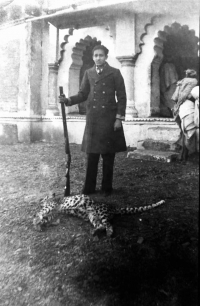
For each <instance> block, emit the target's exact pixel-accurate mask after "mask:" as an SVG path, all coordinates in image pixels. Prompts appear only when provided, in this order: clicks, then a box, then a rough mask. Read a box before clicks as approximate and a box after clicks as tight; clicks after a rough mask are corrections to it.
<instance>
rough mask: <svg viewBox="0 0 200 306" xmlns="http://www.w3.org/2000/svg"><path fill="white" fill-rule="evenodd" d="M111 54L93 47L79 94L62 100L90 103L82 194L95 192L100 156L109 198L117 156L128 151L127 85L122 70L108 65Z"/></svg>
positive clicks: (86, 129)
mask: <svg viewBox="0 0 200 306" xmlns="http://www.w3.org/2000/svg"><path fill="white" fill-rule="evenodd" d="M108 52H109V51H108V49H107V48H106V47H105V46H103V45H98V46H96V47H94V49H93V60H94V62H95V65H94V66H93V67H92V68H90V69H88V70H86V72H85V74H84V77H83V80H82V83H81V87H80V91H79V92H78V94H77V95H75V96H71V97H70V98H68V99H67V98H66V97H59V99H60V101H59V102H60V103H65V105H66V106H71V105H75V104H78V103H81V102H84V101H86V100H87V102H86V127H85V132H84V136H83V142H82V148H81V150H82V151H83V152H85V153H87V168H86V178H85V183H84V187H83V191H82V193H83V194H91V193H94V192H95V188H96V179H97V172H98V163H99V157H100V155H101V156H102V158H103V178H102V186H101V190H102V191H103V192H104V193H105V194H106V195H109V194H111V192H112V190H113V188H112V181H113V167H114V159H115V153H117V152H122V151H126V142H125V137H124V132H123V127H122V120H124V119H125V109H126V91H125V85H124V80H123V77H122V75H121V73H120V70H119V69H116V68H113V67H111V66H109V65H108V63H107V62H106V60H107V58H108ZM116 97H117V101H116Z"/></svg>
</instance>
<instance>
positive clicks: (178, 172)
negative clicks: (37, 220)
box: [0, 143, 199, 306]
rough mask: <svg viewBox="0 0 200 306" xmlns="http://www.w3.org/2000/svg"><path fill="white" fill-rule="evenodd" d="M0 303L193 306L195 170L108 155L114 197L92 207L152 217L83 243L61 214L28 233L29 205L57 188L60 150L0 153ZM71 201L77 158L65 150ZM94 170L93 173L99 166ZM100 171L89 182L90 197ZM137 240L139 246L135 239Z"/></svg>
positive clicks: (123, 220)
mask: <svg viewBox="0 0 200 306" xmlns="http://www.w3.org/2000/svg"><path fill="white" fill-rule="evenodd" d="M0 149H1V150H0V182H1V194H0V203H1V204H0V212H1V213H0V305H2V306H4V305H10V306H15V305H16V306H22V305H23V306H24V305H29V306H39V305H42V306H44V305H47V306H61V305H63V306H64V305H65V306H66V305H67V306H83V305H84V306H151V305H152V306H154V305H157V306H169V305H170V306H173V305H174V306H179V305H180V306H188V305H190V306H196V305H197V254H198V245H197V237H198V236H197V233H198V191H199V189H198V180H199V178H198V174H199V171H198V164H197V162H196V160H195V159H191V160H190V161H189V162H188V163H187V164H186V165H182V164H178V163H172V164H168V163H167V164H165V163H161V162H148V161H141V160H133V159H127V158H126V153H120V154H118V155H117V158H116V163H115V176H114V189H115V191H114V193H113V195H112V196H109V197H103V196H102V195H100V194H96V195H95V196H93V198H94V199H95V200H96V201H104V202H106V203H107V204H108V205H116V206H130V207H135V206H137V207H138V206H141V205H146V204H152V203H153V202H156V201H158V200H161V199H165V200H166V204H165V205H163V206H162V207H159V208H158V209H155V210H151V211H149V212H145V213H143V214H139V215H134V216H123V217H116V218H114V220H113V225H114V229H115V235H114V237H113V238H112V239H108V238H107V237H106V236H105V235H102V236H101V237H99V238H98V237H96V238H93V237H92V236H91V234H90V229H91V225H90V224H89V223H86V222H84V221H83V220H81V219H78V218H75V217H69V216H61V221H60V224H59V225H58V226H49V227H47V228H46V230H45V231H43V232H36V231H35V230H34V228H33V225H32V220H33V215H34V213H35V212H36V211H38V210H39V199H40V198H42V197H44V196H46V195H47V194H50V193H52V192H55V193H56V194H60V195H62V194H63V189H64V185H65V177H64V175H65V165H64V163H65V156H64V150H61V149H60V147H59V146H58V145H56V144H44V143H36V144H31V145H26V144H17V145H14V146H2V147H1V148H0ZM71 151H72V165H71V188H72V194H78V193H80V190H81V188H82V185H83V181H84V175H85V155H84V154H83V153H81V152H80V146H78V145H71ZM100 168H101V165H100ZM100 183H101V169H100V171H99V175H98V186H97V188H99V189H100ZM139 238H142V239H139Z"/></svg>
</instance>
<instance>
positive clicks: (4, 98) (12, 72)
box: [0, 25, 24, 112]
mask: <svg viewBox="0 0 200 306" xmlns="http://www.w3.org/2000/svg"><path fill="white" fill-rule="evenodd" d="M23 30H24V25H23V26H22V25H20V26H17V27H15V28H9V29H7V30H5V31H0V41H1V44H0V59H1V60H0V79H1V84H0V110H1V112H2V111H8V112H16V111H17V110H18V93H19V71H20V47H21V33H22V31H23Z"/></svg>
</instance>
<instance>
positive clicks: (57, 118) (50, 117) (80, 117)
mask: <svg viewBox="0 0 200 306" xmlns="http://www.w3.org/2000/svg"><path fill="white" fill-rule="evenodd" d="M66 118H67V119H68V120H74V119H75V120H81V121H85V120H86V116H76V115H67V116H66ZM5 119H16V120H17V119H21V120H30V121H33V120H35V121H45V120H51V121H55V120H56V121H62V116H30V117H29V116H17V115H15V116H8V115H7V116H5V117H4V116H1V117H0V122H1V121H3V120H5ZM126 122H127V123H129V122H144V123H145V122H154V123H156V122H157V123H160V122H168V123H172V124H174V125H176V123H175V121H174V119H173V118H133V119H131V120H126V121H124V122H123V123H124V124H126Z"/></svg>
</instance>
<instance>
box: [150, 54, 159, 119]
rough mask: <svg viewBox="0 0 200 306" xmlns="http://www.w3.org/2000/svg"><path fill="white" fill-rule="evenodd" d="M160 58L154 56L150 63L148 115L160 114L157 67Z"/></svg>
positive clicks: (157, 115)
mask: <svg viewBox="0 0 200 306" xmlns="http://www.w3.org/2000/svg"><path fill="white" fill-rule="evenodd" d="M161 61H162V59H161V58H159V57H155V58H154V59H153V61H152V63H151V100H150V115H151V116H152V117H159V115H160V74H159V68H160V64H161Z"/></svg>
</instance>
